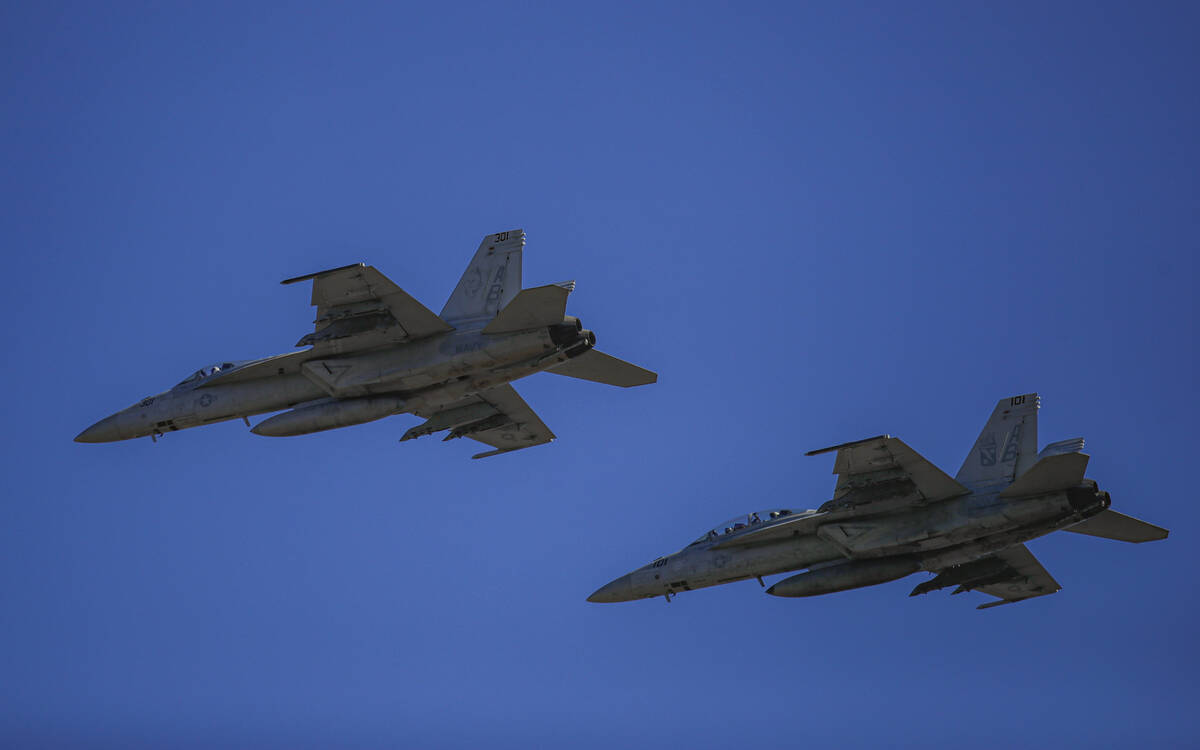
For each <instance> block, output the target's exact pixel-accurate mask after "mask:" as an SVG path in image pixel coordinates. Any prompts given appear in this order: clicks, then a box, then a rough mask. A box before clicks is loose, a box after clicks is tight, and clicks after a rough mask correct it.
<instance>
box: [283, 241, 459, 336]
mask: <svg viewBox="0 0 1200 750" xmlns="http://www.w3.org/2000/svg"><path fill="white" fill-rule="evenodd" d="M309 280H312V283H313V287H312V304H313V306H314V307H316V308H317V319H316V321H315V325H316V329H315V330H314V331H313V332H312V333H310V334H308V335H307V336H305V337H304V338H302V339H300V340H299V341H297V342H296V346H310V345H311V346H314V347H316V348H317V349H319V350H320V351H321V353H343V352H352V351H358V350H361V349H368V348H371V347H375V346H380V345H383V344H392V343H401V342H404V341H411V340H413V339H419V338H423V337H425V336H431V335H433V334H435V333H442V332H444V331H451V330H453V327H452V326H450V324H448V323H447V322H446V321H444V320H442V319H441V318H439V317H438V316H437V315H436V314H434V312H433V311H432V310H430V309H429V308H427V307H425V306H424V305H422V304H421V303H420V302H418V301H416V300H415V299H413V298H412V297H411V296H409V294H408V293H407V292H405V291H404V290H403V289H401V288H400V287H398V286H396V284H395V283H393V282H392V281H391V279H389V278H388V277H386V276H384V275H383V274H382V273H380V272H379V271H378V270H376V269H375V267H374V266H368V265H365V264H362V263H355V264H353V265H349V266H342V267H341V268H333V269H330V270H328V271H319V272H317V273H311V274H307V275H305V276H297V277H296V278H293V279H285V280H284V281H282V282H280V283H281V284H295V283H298V282H301V281H309Z"/></svg>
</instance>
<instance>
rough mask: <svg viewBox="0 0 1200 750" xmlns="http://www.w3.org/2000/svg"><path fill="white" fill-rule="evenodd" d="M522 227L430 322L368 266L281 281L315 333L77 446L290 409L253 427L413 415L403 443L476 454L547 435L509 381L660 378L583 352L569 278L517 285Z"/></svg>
mask: <svg viewBox="0 0 1200 750" xmlns="http://www.w3.org/2000/svg"><path fill="white" fill-rule="evenodd" d="M524 246H525V232H524V231H522V230H520V229H515V230H512V231H509V232H500V233H499V234H490V235H488V236H487V237H485V238H484V239H483V242H482V243H481V244H480V246H479V249H478V250H477V251H476V253H475V257H474V258H472V259H471V263H470V265H469V266H467V270H466V272H465V273H464V274H463V276H462V278H461V279H460V280H459V282H458V286H457V287H455V289H454V292H453V293H452V294H451V295H450V299H449V301H447V302H446V306H445V307H443V308H442V311H441V313H440V314H437V315H435V314H434V313H433V312H432V311H431V310H429V309H427V308H426V307H425V306H424V305H422V304H421V303H420V302H417V301H416V300H415V299H413V298H412V297H410V296H409V295H408V294H407V293H405V292H404V290H403V289H401V288H400V287H398V286H396V285H395V284H394V283H392V282H391V281H390V280H389V279H388V278H387V277H386V276H384V275H383V274H382V273H380V272H379V271H377V270H375V268H374V267H372V266H367V265H364V264H362V263H357V264H354V265H350V266H344V267H342V268H334V269H332V270H329V271H321V272H319V273H314V274H309V275H307V276H299V277H297V278H294V279H287V280H286V281H284V282H282V283H284V284H294V283H297V282H302V281H312V285H313V286H312V304H313V305H314V306H315V307H316V308H317V318H316V330H315V331H313V332H312V333H310V334H308V335H306V336H304V337H303V338H301V339H300V341H299V342H297V344H296V346H310V347H311V348H308V349H305V350H303V351H299V352H293V353H289V354H280V355H278V356H275V357H267V358H266V359H257V360H252V361H245V362H224V363H220V364H216V365H212V366H210V367H205V368H203V369H201V370H198V371H196V372H195V373H193V374H192V375H191V376H190V377H188V378H187V379H186V380H184V381H183V382H181V383H179V384H178V385H176V386H175V387H174V388H172V389H171V390H169V391H165V392H163V393H159V394H157V395H154V396H149V397H147V398H144V399H142V400H141V401H139V402H138V403H136V404H134V405H133V406H131V407H129V408H128V409H125V410H123V411H120V412H117V413H116V414H113V415H112V416H110V417H106V418H105V419H102V420H100V421H99V422H97V423H96V424H94V425H92V426H91V427H89V428H87V429H86V430H84V431H83V432H81V433H80V434H79V436H78V437H76V438H75V440H77V441H78V442H81V443H106V442H112V441H115V440H128V439H130V438H137V437H146V436H150V437H151V438H154V439H157V438H158V437H159V436H161V435H163V434H164V433H166V432H172V431H176V430H182V429H186V428H188V427H196V426H199V425H205V424H212V423H213V422H223V421H225V420H229V419H239V418H240V419H243V420H245V421H246V424H247V426H249V424H250V421H249V419H248V417H250V416H253V415H256V414H264V413H267V412H276V411H281V410H284V409H286V410H287V411H283V413H281V414H276V415H275V416H272V417H270V418H268V419H265V420H263V421H262V422H259V423H258V424H257V425H255V426H254V428H253V429H252V430H251V431H252V432H254V433H256V434H259V435H268V436H272V437H278V436H286V435H305V434H308V433H311V432H320V431H322V430H331V429H334V428H337V427H348V426H350V425H356V424H362V423H364V422H371V421H374V420H376V419H382V418H383V417H387V416H391V415H393V414H403V413H411V414H415V415H417V416H419V417H423V418H424V419H425V421H424V423H422V424H420V425H417V426H415V427H413V428H412V429H410V430H408V432H406V433H405V434H404V436H403V437H402V438H401V440H409V439H411V438H416V437H421V436H423V435H428V434H431V433H433V432H440V431H443V430H445V431H447V436H446V438H445V439H446V440H449V439H451V438H459V437H468V438H471V439H473V440H478V441H479V442H481V443H485V444H487V445H489V446H491V447H492V450H490V451H487V452H484V453H480V454H477V455H476V456H474V458H484V457H486V456H494V455H497V454H500V453H508V452H510V451H515V450H519V449H521V448H528V447H530V446H534V445H542V444H544V443H548V442H550V441H551V440H553V439H554V433H553V432H551V431H550V429H549V428H548V427H546V425H545V424H543V423H542V420H541V419H539V418H538V416H537V414H535V413H534V412H533V410H532V409H530V408H529V406H528V405H527V404H526V403H525V401H524V400H523V399H522V398H521V397H520V396H519V395H517V392H516V391H515V390H513V387H512V386H511V385H509V383H510V382H511V381H513V380H516V379H518V378H523V377H525V376H526V375H532V374H533V373H535V372H542V371H545V372H552V373H555V374H557V375H567V376H569V377H573V378H581V379H583V380H592V381H596V382H599V383H608V384H610V385H616V386H622V387H630V386H636V385H647V384H650V383H654V382H655V381H657V380H658V376H657V375H656V374H655V373H653V372H650V371H649V370H644V369H642V368H641V367H637V366H636V365H632V364H630V363H628V362H624V361H622V360H619V359H617V358H615V357H611V356H609V355H607V354H603V353H601V352H600V351H597V350H596V349H594V348H593V346H595V343H596V336H595V334H593V333H592V332H591V331H589V330H586V329H585V328H584V327H583V325H582V324H581V323H580V322H579V320H578V319H577V318H574V317H571V316H569V315H567V314H566V304H567V295H568V294H569V293H570V292H571V291H572V290H573V289H574V288H575V282H573V281H569V282H563V283H559V284H549V285H547V286H539V287H534V288H532V289H521V253H522V249H523V248H524Z"/></svg>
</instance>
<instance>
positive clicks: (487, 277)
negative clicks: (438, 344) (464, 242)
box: [439, 229, 525, 327]
mask: <svg viewBox="0 0 1200 750" xmlns="http://www.w3.org/2000/svg"><path fill="white" fill-rule="evenodd" d="M524 247H525V230H523V229H513V230H510V231H508V232H498V233H496V234H489V235H488V236H486V237H484V238H483V242H481V243H480V244H479V249H478V250H476V251H475V257H473V258H471V263H470V265H468V266H467V270H466V271H465V272H464V273H463V275H462V278H461V279H459V280H458V286H456V287H454V292H453V293H452V294H451V295H450V299H448V300H446V306H445V307H443V308H442V312H441V313H440V314H439V317H441V319H442V320H445V321H446V322H448V323H451V324H461V323H466V322H475V321H479V320H491V319H492V318H494V317H495V316H496V313H498V312H500V311H501V310H502V309H504V306H505V305H507V304H508V303H509V302H511V301H512V299H513V297H516V296H517V292H520V291H521V252H522V249H523V248H524ZM456 327H458V326H457V325H456Z"/></svg>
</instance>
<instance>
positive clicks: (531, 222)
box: [0, 3, 1200, 748]
mask: <svg viewBox="0 0 1200 750" xmlns="http://www.w3.org/2000/svg"><path fill="white" fill-rule="evenodd" d="M1198 21H1200V13H1197V10H1196V7H1195V6H1194V5H1191V4H1186V3H1157V4H1151V5H1149V6H1144V5H1137V4H1132V3H1128V4H1110V3H1086V4H1083V3H1080V4H1069V3H1062V4H1055V5H1053V6H1052V7H1046V6H1045V5H1044V4H1035V3H1009V4H1003V5H1000V4H992V5H985V4H982V3H969V4H964V3H926V4H921V5H920V6H919V7H902V6H901V5H899V4H894V3H880V4H860V3H820V4H757V5H753V6H751V7H741V6H737V5H734V4H714V3H702V4H682V3H680V4H658V3H653V4H637V5H635V4H627V5H619V6H613V7H602V6H600V5H596V4H592V5H588V6H585V5H580V4H553V3H540V4H539V3H530V4H512V5H502V4H467V3H463V4H457V5H453V6H447V7H442V8H438V9H432V8H430V7H428V6H421V5H404V4H380V5H369V4H349V5H335V4H320V3H310V4H300V3H297V4H287V5H269V4H265V3H264V4H255V5H253V6H252V7H244V6H243V5H240V4H223V5H217V4H211V3H204V4H182V3H168V4H162V3H158V4H110V7H106V8H101V7H100V6H99V5H97V4H88V3H72V4H52V3H45V4H42V3H38V4H32V3H25V4H9V5H7V6H5V7H4V8H3V9H2V10H0V72H2V74H3V79H2V80H3V82H4V86H3V87H2V89H0V96H2V97H3V99H2V100H0V106H2V107H3V112H4V116H3V118H0V144H2V145H0V155H2V158H3V164H4V170H3V178H2V179H0V191H2V194H0V205H3V206H4V208H3V210H0V239H2V240H3V247H4V248H5V270H6V273H7V278H8V284H7V285H6V288H7V290H8V300H9V304H8V308H9V311H10V314H9V320H8V326H7V333H8V346H7V357H6V361H7V362H8V366H7V367H6V368H5V369H4V372H3V374H2V375H0V377H2V378H3V384H4V386H5V391H6V392H7V393H8V394H9V398H8V399H6V400H5V402H4V403H3V405H2V406H0V408H2V409H3V414H4V423H5V425H6V426H7V427H8V429H6V430H5V431H4V435H3V437H2V438H0V440H3V447H4V451H3V455H4V459H3V460H4V471H3V474H2V477H3V478H2V480H0V481H2V484H0V495H2V496H3V500H2V502H0V601H2V602H3V605H2V606H0V675H3V678H2V679H0V740H2V743H0V744H5V745H11V746H28V747H32V746H38V747H63V748H74V747H105V746H122V747H161V746H164V745H170V746H175V747H211V746H213V745H214V744H221V745H228V746H237V747H327V746H331V745H335V746H340V747H363V748H372V747H396V746H407V747H448V748H454V747H478V746H480V745H486V746H494V747H514V748H515V747H521V748H524V747H530V746H575V747H611V746H612V745H614V744H621V745H626V746H631V747H641V746H649V745H659V746H666V747H674V746H681V745H683V744H685V743H688V744H692V745H696V746H699V747H706V746H716V745H719V744H720V745H730V744H736V745H739V746H741V745H747V744H755V745H758V746H761V747H794V746H797V745H805V746H815V747H822V746H832V745H836V746H841V747H853V746H861V747H878V746H880V745H893V746H895V745H901V746H905V745H908V746H915V745H918V744H920V745H929V744H932V745H934V746H946V745H951V744H955V745H963V744H966V745H969V746H974V747H989V746H991V747H1006V746H1011V745H1013V744H1017V743H1020V744H1022V745H1026V746H1039V745H1040V746H1047V747H1049V746H1059V745H1061V744H1062V743H1064V742H1070V743H1071V744H1087V745H1091V746H1113V747H1123V746H1133V745H1137V746H1146V745H1157V746H1178V745H1180V744H1184V743H1187V742H1193V741H1194V740H1195V737H1196V736H1197V733H1198V731H1200V725H1198V722H1197V718H1196V712H1195V710H1194V706H1195V703H1196V701H1197V698H1200V691H1198V690H1197V686H1196V681H1195V673H1196V670H1197V667H1198V666H1200V663H1198V661H1200V660H1198V658H1197V657H1198V647H1197V645H1196V640H1195V635H1194V628H1193V627H1192V623H1193V622H1194V620H1195V618H1196V615H1197V610H1198V601H1197V593H1196V586H1195V582H1194V574H1195V571H1196V558H1195V555H1194V553H1193V542H1192V539H1193V534H1194V531H1193V530H1194V529H1195V528H1196V527H1197V523H1198V522H1200V512H1198V511H1197V510H1196V503H1195V498H1194V497H1193V495H1194V491H1193V488H1194V486H1195V483H1194V478H1193V465H1194V463H1195V462H1194V460H1192V458H1191V453H1192V445H1193V443H1194V441H1195V430H1196V427H1195V425H1196V424H1197V418H1198V417H1200V414H1198V410H1197V400H1196V396H1195V386H1196V382H1197V372H1196V369H1197V348H1196V339H1197V330H1196V320H1197V304H1196V299H1195V292H1194V290H1195V287H1196V285H1197V282H1198V280H1200V279H1198V274H1197V270H1198V269H1197V266H1198V261H1197V253H1198V250H1200V247H1198V242H1197V219H1196V217H1197V216H1198V215H1200V212H1198V211H1197V208H1198V200H1200V185H1198V181H1197V180H1198V178H1197V175H1198V174H1200V169H1198V167H1200V145H1198V142H1197V139H1196V133H1197V132H1198V131H1200V108H1198V106H1197V99H1196V96H1195V76H1196V71H1197V70H1198V69H1200V53H1198V52H1197V47H1196V45H1195V43H1194V29H1195V28H1196V24H1197V22H1198ZM518 226H519V227H523V228H524V229H526V231H527V232H528V234H529V243H528V245H527V246H526V255H525V264H524V265H525V283H526V285H527V286H534V285H537V284H540V283H549V282H553V281H558V280H561V279H567V278H575V279H578V281H579V286H578V288H577V291H576V292H575V293H574V294H573V295H572V298H571V302H570V312H572V313H573V314H576V315H578V316H579V317H580V318H582V319H583V320H584V322H585V323H586V325H587V326H588V327H589V328H592V329H594V330H595V331H596V332H597V335H598V337H599V345H600V347H601V348H602V349H604V350H605V351H608V352H610V353H612V354H614V355H616V356H620V357H623V358H626V359H629V360H631V361H634V362H637V363H639V364H642V365H645V366H647V367H650V368H652V369H655V370H656V371H658V372H659V373H660V381H659V383H658V384H657V385H654V386H651V387H648V388H642V389H636V390H631V391H624V390H618V389H611V388H607V387H604V386H601V385H596V384H591V383H585V382H582V381H575V380H570V379H567V378H557V377H554V376H551V375H538V376H535V377H533V378H530V379H528V380H525V381H521V382H519V383H517V388H518V390H519V391H520V392H521V393H522V395H523V396H524V397H525V398H526V400H527V401H528V402H529V403H530V404H531V405H532V406H533V407H534V408H535V409H537V411H538V412H539V414H540V415H541V416H542V418H543V419H544V420H545V422H546V423H547V424H548V425H549V426H550V427H551V428H552V429H553V430H554V431H555V432H556V433H557V434H558V436H559V440H558V441H557V442H556V443H554V444H552V445H550V446H546V447H542V448H537V449H532V450H528V451H524V452H521V453H517V454H513V455H509V456H503V457H500V458H497V459H490V460H487V461H470V460H469V459H468V456H469V455H470V454H471V453H473V452H475V446H474V445H466V444H464V443H465V441H463V442H454V443H449V444H442V443H440V442H438V441H436V440H423V441H416V442H410V443H405V444H403V445H400V444H398V443H397V442H396V441H397V439H398V438H399V436H400V435H401V434H403V432H404V430H405V429H407V427H408V426H411V424H413V423H414V420H413V419H411V418H408V417H397V418H393V419H389V420H384V421H381V422H376V423H373V424H370V425H364V426H361V427H355V428H350V429H345V430H340V431H336V432H330V433H324V434H319V435H314V436H309V437H303V438H286V439H271V438H261V437H258V436H255V435H252V434H249V433H248V432H247V431H246V429H245V428H244V426H242V425H241V424H240V423H238V422H230V423H226V424H222V425H217V426H213V427H208V428H205V429H202V430H193V431H190V432H183V433H179V434H172V435H169V436H168V437H167V438H166V439H164V440H162V441H160V442H159V443H158V444H152V443H151V442H150V441H148V440H141V441H136V442H130V443H118V444H112V445H80V444H76V443H73V442H72V441H71V438H72V437H73V436H74V435H75V434H76V433H77V432H78V431H79V430H81V429H82V428H83V427H86V426H87V425H88V424H91V423H92V422H93V421H95V420H96V419H98V418H100V417H102V416H105V415H107V414H109V413H111V412H113V411H115V410H117V409H119V408H123V407H124V406H127V405H128V404H130V403H132V402H134V401H136V400H137V399H139V398H141V397H142V396H145V395H148V394H150V393H154V392H157V391H159V390H162V389H163V388H165V387H168V386H170V385H171V384H173V383H175V382H177V381H178V380H180V379H182V378H183V377H184V376H186V375H187V374H188V373H190V372H191V371H193V370H195V369H196V368H197V367H199V366H201V365H204V364H208V363H210V362H212V361H220V360H225V359H242V358H251V357H256V356H265V355H268V354H274V353H278V352H284V351H288V350H289V347H290V346H291V344H292V343H293V342H294V341H296V340H297V339H298V338H299V337H300V336H301V335H303V334H304V333H306V332H307V331H308V330H310V321H311V319H312V318H311V310H310V309H309V308H308V294H307V291H306V290H304V289H301V288H299V287H281V286H279V285H278V283H277V282H278V281H279V280H280V279H283V278H286V277H290V276H295V275H298V274H302V273H307V272H311V271H314V270H318V269H322V268H328V267H333V266H340V265H344V264H347V263H353V262H357V261H360V260H361V261H365V262H368V263H371V264H374V265H375V266H376V267H378V268H379V269H380V270H382V271H383V272H384V273H386V274H388V275H389V276H390V277H391V278H392V279H393V280H395V281H396V283H398V284H399V285H401V286H402V287H404V288H405V289H406V290H407V291H408V292H410V293H411V294H413V295H414V296H415V297H417V298H418V299H420V300H422V301H423V302H425V303H426V304H427V305H428V306H429V307H432V308H433V309H435V310H436V309H439V308H440V305H441V303H442V302H443V301H444V300H445V298H446V296H448V294H449V292H450V290H451V288H452V287H453V285H454V283H455V281H456V280H457V278H458V276H459V274H460V273H461V271H462V269H463V267H464V266H465V264H466V262H467V260H468V259H469V257H470V255H471V253H472V252H473V250H474V248H475V247H476V245H477V243H478V242H479V239H480V238H481V237H482V236H483V235H484V234H487V233H490V232H495V231H501V230H505V229H511V228H514V227H518ZM1035 390H1036V391H1039V392H1040V393H1041V394H1042V397H1043V409H1042V412H1041V433H1042V442H1043V443H1046V442H1049V441H1051V440H1057V439H1064V438H1069V437H1074V436H1076V435H1082V436H1085V437H1086V438H1087V440H1088V452H1089V453H1090V454H1091V455H1092V461H1091V465H1090V468H1089V475H1090V476H1092V477H1094V478H1096V479H1097V480H1098V481H1099V482H1100V485H1101V487H1102V488H1104V489H1107V490H1109V491H1110V492H1111V494H1112V497H1113V501H1114V507H1115V508H1117V509H1119V510H1121V511H1123V512H1126V513H1129V514H1132V515H1135V516H1139V517H1142V518H1145V519H1147V520H1150V521H1152V522H1155V523H1159V524H1161V525H1163V526H1167V527H1169V528H1171V529H1172V535H1171V538H1170V539H1169V540H1168V541H1166V542H1163V543H1159V544H1151V545H1142V546H1132V545H1122V544H1120V543H1117V542H1107V541H1104V540H1099V539H1092V538H1088V537H1081V536H1077V535H1070V534H1059V535H1056V536H1052V537H1049V538H1044V539H1041V540H1037V541H1034V542H1032V543H1031V544H1030V548H1031V549H1032V550H1033V552H1034V553H1035V554H1037V555H1038V557H1039V559H1041V561H1042V562H1043V564H1044V565H1045V566H1046V567H1047V568H1048V569H1049V570H1050V571H1051V573H1052V574H1053V575H1054V576H1055V577H1056V578H1057V579H1058V580H1059V581H1060V583H1062V585H1063V587H1064V589H1063V591H1062V592H1061V593H1059V594H1057V595H1055V596H1052V597H1047V598H1044V599H1039V600H1036V601H1032V602H1026V603H1023V604H1019V605H1015V606H1011V607H1002V608H999V609H997V610H990V611H987V612H977V611H975V610H974V605H975V604H976V603H978V602H979V601H980V600H982V598H983V597H982V596H981V595H973V594H972V595H966V596H961V597H953V598H952V597H949V596H946V595H945V594H944V593H943V594H941V595H938V594H931V595H929V596H926V597H921V598H917V599H910V598H908V597H907V593H908V591H909V589H910V588H911V586H912V585H913V583H914V581H915V580H916V579H915V578H914V579H908V580H905V581H901V582H897V583H893V584H887V585H884V586H879V587H874V588H868V589H862V590H858V591H852V592H846V593H842V594H836V595H832V596H828V597H823V598H817V599H807V600H780V599H775V598H773V597H768V596H764V595H763V594H762V592H761V590H760V589H759V588H758V585H757V584H756V583H754V582H748V583H741V584H733V585H729V586H724V587H718V588H715V589H710V590H705V591H701V592H695V593H690V594H685V595H683V596H680V597H678V598H677V599H676V601H674V602H673V603H671V604H670V605H667V604H665V603H664V602H663V601H662V600H656V601H645V602H638V603H631V604H627V605H609V606H603V605H594V604H588V603H587V602H585V597H586V596H587V595H588V594H589V593H590V592H591V591H592V590H593V589H595V588H596V587H597V586H598V585H600V584H602V583H604V582H606V581H608V580H609V579H611V578H613V577H615V576H617V575H619V574H621V573H624V572H626V571H628V570H630V569H632V568H634V567H637V566H639V565H642V564H644V563H646V562H648V561H649V560H651V559H652V558H654V557H656V556H657V555H659V554H662V553H666V552H669V551H673V550H675V549H678V548H679V547H681V546H683V545H684V544H686V543H687V542H688V541H690V540H691V539H692V538H694V537H695V536H696V535H697V534H699V533H700V532H702V531H703V530H704V529H706V528H708V526H709V525H711V524H712V523H715V522H718V521H720V520H722V519H725V518H728V517H730V516H732V515H734V514H736V513H739V512H743V511H747V510H751V509H757V508H763V507H776V506H790V507H815V506H816V505H818V504H819V503H821V502H822V501H823V500H825V499H828V497H829V496H830V493H831V490H832V486H833V477H832V476H831V475H830V473H829V471H830V468H831V463H832V462H831V460H830V458H829V457H828V456H822V457H818V458H804V457H803V455H802V454H803V453H804V451H806V450H810V449H813V448H818V447H823V446H825V445H830V444H833V443H838V442H843V441H846V440H852V439H856V438H860V437H867V436H871V435H876V434H879V433H883V432H887V433H891V434H893V435H897V436H900V437H903V438H904V439H905V441H906V442H908V443H909V444H910V445H912V446H913V447H914V448H916V449H917V450H918V451H921V452H922V453H923V454H924V455H925V456H926V457H928V458H929V459H930V460H932V461H934V462H935V463H937V464H938V465H940V466H941V467H943V468H944V469H946V470H947V471H949V472H950V473H953V472H954V471H955V470H956V469H957V467H958V464H959V462H960V461H961V460H962V457H963V455H965V453H966V451H967V449H968V448H969V447H970V445H971V442H972V441H973V439H974V437H975V435H976V434H977V432H978V430H979V428H980V426H981V425H982V423H983V421H984V420H985V418H986V416H987V414H988V413H989V412H990V410H991V408H992V406H993V405H994V404H995V402H996V400H997V399H999V398H1001V397H1004V396H1009V395H1012V394H1017V393H1025V392H1029V391H1035Z"/></svg>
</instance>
